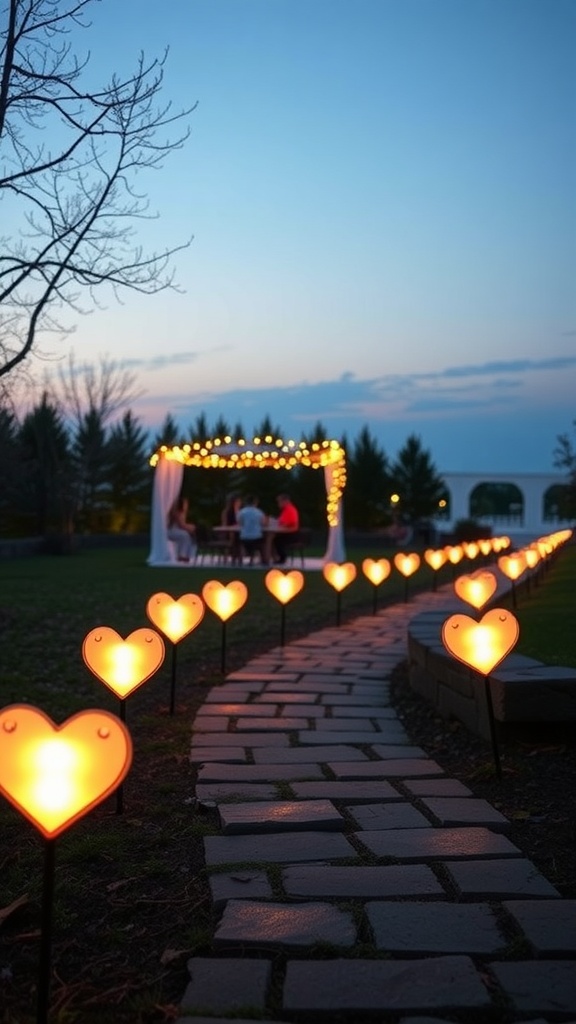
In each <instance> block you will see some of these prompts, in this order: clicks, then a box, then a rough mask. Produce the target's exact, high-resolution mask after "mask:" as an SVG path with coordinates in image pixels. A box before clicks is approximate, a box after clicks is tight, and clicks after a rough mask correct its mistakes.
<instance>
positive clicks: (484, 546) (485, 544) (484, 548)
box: [478, 537, 492, 558]
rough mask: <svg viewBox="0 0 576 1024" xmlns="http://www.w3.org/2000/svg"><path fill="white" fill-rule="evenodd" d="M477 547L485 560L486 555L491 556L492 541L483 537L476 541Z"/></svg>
mask: <svg viewBox="0 0 576 1024" xmlns="http://www.w3.org/2000/svg"><path fill="white" fill-rule="evenodd" d="M478 547H479V548H480V552H481V553H482V554H483V555H484V557H485V558H486V557H487V555H489V554H491V552H492V541H491V540H490V539H489V538H487V537H485V538H483V539H482V540H479V541H478Z"/></svg>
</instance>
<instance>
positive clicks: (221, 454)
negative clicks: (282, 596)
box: [148, 437, 346, 566]
mask: <svg viewBox="0 0 576 1024" xmlns="http://www.w3.org/2000/svg"><path fill="white" fill-rule="evenodd" d="M150 465H151V466H154V467H155V472H154V487H153V494H152V516H151V524H150V554H149V556H148V565H155V566H159V565H173V564H174V560H173V558H172V552H171V547H170V544H169V542H168V537H167V525H166V524H167V518H168V510H169V508H170V506H171V505H172V503H173V501H175V499H176V498H177V497H178V494H179V493H180V489H181V487H182V477H183V475H184V468H185V467H186V466H193V467H194V466H195V467H197V468H202V469H262V468H265V467H267V468H272V469H294V468H295V467H297V466H306V467H309V468H310V469H323V470H324V480H325V484H326V518H327V522H328V543H327V547H326V553H325V555H324V559H323V561H324V562H343V561H344V560H345V557H346V555H345V551H344V529H343V521H342V511H343V510H342V495H343V492H344V487H345V485H346V453H345V452H344V449H343V448H342V447H341V445H340V443H339V442H338V441H319V442H315V443H314V444H310V445H308V444H307V443H306V442H305V441H301V442H300V443H298V442H296V441H283V440H282V439H281V438H273V437H265V438H258V437H255V438H254V439H253V440H252V441H244V440H239V441H232V440H231V438H229V437H225V438H222V439H221V438H214V439H213V440H210V441H205V442H203V443H200V442H194V443H193V444H185V445H182V446H181V447H180V446H178V445H174V447H172V448H169V447H167V446H166V445H163V446H162V447H161V448H159V449H158V451H157V452H155V454H154V455H153V456H152V458H151V459H150Z"/></svg>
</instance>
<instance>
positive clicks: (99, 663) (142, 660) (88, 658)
mask: <svg viewBox="0 0 576 1024" xmlns="http://www.w3.org/2000/svg"><path fill="white" fill-rule="evenodd" d="M165 653H166V652H165V647H164V641H163V639H162V637H161V636H160V634H159V633H156V632H155V630H153V629H148V628H147V627H145V628H143V629H135V630H134V632H133V633H130V636H127V637H126V639H125V640H123V639H122V637H121V636H119V635H118V633H117V632H116V630H115V629H111V628H110V626H98V628H97V629H93V630H91V631H90V633H88V634H87V636H86V637H85V638H84V643H83V644H82V657H83V658H84V661H85V662H86V665H87V666H88V668H89V669H90V671H91V672H93V673H94V675H95V676H96V677H97V678H98V679H100V681H101V682H103V683H105V684H106V686H108V687H109V689H111V690H112V692H113V693H115V694H116V696H117V697H120V699H121V700H124V699H125V698H126V697H129V696H130V694H131V693H133V692H134V690H136V689H137V688H138V687H139V686H141V685H142V683H145V682H146V680H147V679H150V676H153V675H154V673H155V672H157V671H158V669H159V668H160V666H161V664H162V662H163V661H164V655H165Z"/></svg>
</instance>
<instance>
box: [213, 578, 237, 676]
mask: <svg viewBox="0 0 576 1024" xmlns="http://www.w3.org/2000/svg"><path fill="white" fill-rule="evenodd" d="M202 597H203V599H204V601H205V602H206V604H207V605H208V607H209V609H210V611H211V612H214V614H215V615H217V616H218V618H219V619H220V620H221V622H222V648H221V654H222V658H221V670H222V675H225V674H226V623H227V622H228V619H230V618H232V616H233V615H235V614H236V612H238V611H240V609H241V608H242V607H243V606H244V605H245V604H246V601H247V600H248V588H247V586H246V584H245V583H242V581H241V580H232V581H231V582H230V583H227V584H224V583H220V581H219V580H209V581H208V583H205V584H204V586H203V587H202Z"/></svg>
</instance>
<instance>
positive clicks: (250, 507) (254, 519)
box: [236, 494, 267, 565]
mask: <svg viewBox="0 0 576 1024" xmlns="http://www.w3.org/2000/svg"><path fill="white" fill-rule="evenodd" d="M236 521H237V523H238V526H239V527H240V546H241V548H242V551H243V552H244V553H245V554H246V555H248V557H249V559H250V565H252V563H253V561H254V555H255V554H259V555H260V561H261V562H263V561H264V527H265V526H266V523H267V516H266V515H265V514H264V512H263V511H262V509H261V508H258V499H257V498H256V497H254V495H252V494H251V495H249V497H247V498H246V500H245V502H244V504H243V505H242V508H240V509H239V510H238V512H237V513H236Z"/></svg>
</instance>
